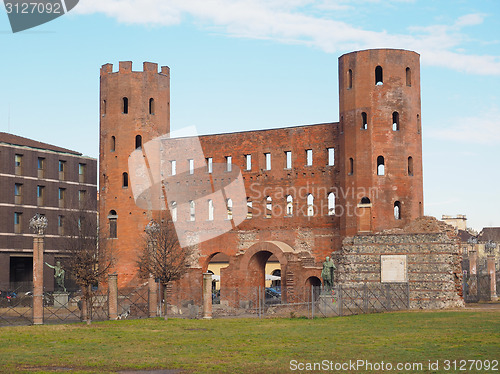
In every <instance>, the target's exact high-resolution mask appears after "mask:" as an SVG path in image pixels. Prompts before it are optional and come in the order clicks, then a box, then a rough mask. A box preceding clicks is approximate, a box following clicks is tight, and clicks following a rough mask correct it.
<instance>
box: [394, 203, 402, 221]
mask: <svg viewBox="0 0 500 374" xmlns="http://www.w3.org/2000/svg"><path fill="white" fill-rule="evenodd" d="M394 218H395V219H401V203H400V202H399V201H396V202H395V203H394Z"/></svg>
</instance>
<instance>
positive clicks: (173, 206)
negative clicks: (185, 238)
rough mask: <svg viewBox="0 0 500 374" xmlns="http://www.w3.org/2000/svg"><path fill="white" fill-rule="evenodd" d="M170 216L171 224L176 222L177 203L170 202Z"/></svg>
mask: <svg viewBox="0 0 500 374" xmlns="http://www.w3.org/2000/svg"><path fill="white" fill-rule="evenodd" d="M170 215H171V216H172V222H177V202H176V201H172V202H171V203H170Z"/></svg>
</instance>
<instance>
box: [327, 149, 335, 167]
mask: <svg viewBox="0 0 500 374" xmlns="http://www.w3.org/2000/svg"><path fill="white" fill-rule="evenodd" d="M333 165H335V148H328V166H333Z"/></svg>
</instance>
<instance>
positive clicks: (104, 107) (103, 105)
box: [102, 100, 107, 116]
mask: <svg viewBox="0 0 500 374" xmlns="http://www.w3.org/2000/svg"><path fill="white" fill-rule="evenodd" d="M106 110H107V107H106V100H103V101H102V115H103V116H105V115H106Z"/></svg>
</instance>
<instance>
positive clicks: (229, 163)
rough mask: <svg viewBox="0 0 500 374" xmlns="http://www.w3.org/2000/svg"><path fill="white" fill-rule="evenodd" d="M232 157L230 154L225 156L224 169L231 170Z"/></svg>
mask: <svg viewBox="0 0 500 374" xmlns="http://www.w3.org/2000/svg"><path fill="white" fill-rule="evenodd" d="M232 162H233V158H232V157H231V156H226V171H231V170H232V164H231V163H232Z"/></svg>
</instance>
